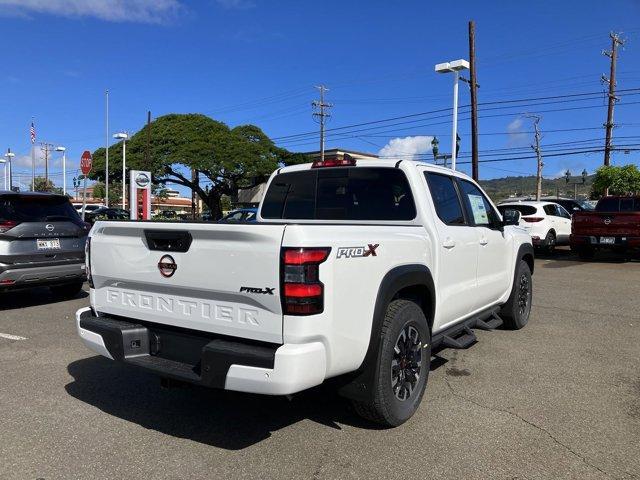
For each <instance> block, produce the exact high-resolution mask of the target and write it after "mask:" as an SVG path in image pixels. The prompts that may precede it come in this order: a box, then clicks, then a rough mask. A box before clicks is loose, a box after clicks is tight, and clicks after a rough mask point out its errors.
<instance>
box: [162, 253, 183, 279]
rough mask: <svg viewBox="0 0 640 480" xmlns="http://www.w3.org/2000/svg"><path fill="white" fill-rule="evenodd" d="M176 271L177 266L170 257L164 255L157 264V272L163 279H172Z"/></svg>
mask: <svg viewBox="0 0 640 480" xmlns="http://www.w3.org/2000/svg"><path fill="white" fill-rule="evenodd" d="M177 269H178V265H177V264H176V261H175V260H174V259H173V257H172V256H171V255H164V256H163V257H162V258H161V259H160V261H159V262H158V270H160V275H162V276H163V277H165V278H169V277H172V276H173V274H174V273H176V270H177Z"/></svg>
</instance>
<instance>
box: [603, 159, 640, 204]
mask: <svg viewBox="0 0 640 480" xmlns="http://www.w3.org/2000/svg"><path fill="white" fill-rule="evenodd" d="M607 189H609V193H610V194H611V195H628V194H634V193H638V192H640V170H638V167H636V166H635V165H632V164H631V165H624V166H622V167H618V166H613V165H606V166H602V167H600V168H598V170H596V175H595V178H594V180H593V194H594V196H601V195H604V193H605V192H606V191H607Z"/></svg>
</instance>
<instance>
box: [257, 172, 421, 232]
mask: <svg viewBox="0 0 640 480" xmlns="http://www.w3.org/2000/svg"><path fill="white" fill-rule="evenodd" d="M261 215H262V218H266V219H290V220H306V219H314V220H413V219H414V218H415V216H416V207H415V203H414V201H413V195H412V194H411V189H410V188H409V183H408V181H407V178H406V176H405V174H404V172H402V170H399V169H396V168H385V167H370V168H369V167H358V168H344V167H342V168H326V169H313V170H304V171H300V172H289V173H283V174H280V175H278V176H276V177H275V178H274V179H273V180H272V181H271V184H270V185H269V189H268V191H267V193H266V195H265V198H264V202H263V205H262V212H261Z"/></svg>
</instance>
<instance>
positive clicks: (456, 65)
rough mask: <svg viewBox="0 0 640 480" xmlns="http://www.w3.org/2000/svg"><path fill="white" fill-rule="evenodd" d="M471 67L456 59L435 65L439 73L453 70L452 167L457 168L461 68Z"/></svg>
mask: <svg viewBox="0 0 640 480" xmlns="http://www.w3.org/2000/svg"><path fill="white" fill-rule="evenodd" d="M468 68H469V62H467V61H466V60H462V59H460V60H454V61H453V62H445V63H439V64H437V65H436V67H435V71H436V72H437V73H452V72H453V74H454V75H453V125H452V128H451V169H452V170H455V169H456V157H457V152H456V146H457V145H456V140H457V136H458V80H459V79H460V70H466V69H468Z"/></svg>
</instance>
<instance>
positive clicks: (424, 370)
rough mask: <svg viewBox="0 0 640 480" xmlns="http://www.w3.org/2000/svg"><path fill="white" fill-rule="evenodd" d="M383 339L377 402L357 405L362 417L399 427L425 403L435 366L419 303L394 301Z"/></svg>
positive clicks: (426, 324)
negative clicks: (423, 400)
mask: <svg viewBox="0 0 640 480" xmlns="http://www.w3.org/2000/svg"><path fill="white" fill-rule="evenodd" d="M381 336H382V338H381V347H380V348H381V351H380V363H379V365H378V375H377V377H376V379H375V380H374V385H372V391H373V399H372V400H371V401H370V402H360V401H354V402H353V405H354V408H355V410H356V412H357V413H358V415H360V416H361V417H364V418H366V419H367V420H371V421H373V422H376V423H380V424H382V425H385V426H388V427H395V426H398V425H401V424H402V423H404V422H406V421H407V420H408V419H409V418H411V416H412V415H413V414H414V413H415V411H416V410H417V409H418V406H419V405H420V401H421V400H422V395H423V394H424V390H425V388H426V385H427V376H428V375H429V367H430V364H431V333H430V331H429V325H428V323H427V319H426V318H425V316H424V313H423V312H422V309H421V308H420V307H419V306H418V305H417V304H416V303H414V302H411V301H409V300H394V301H393V302H391V303H390V304H389V306H388V308H387V313H386V315H385V319H384V323H383V325H382V332H381Z"/></svg>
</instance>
